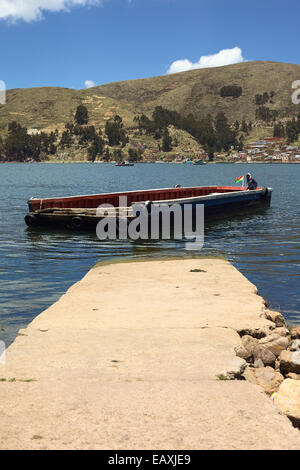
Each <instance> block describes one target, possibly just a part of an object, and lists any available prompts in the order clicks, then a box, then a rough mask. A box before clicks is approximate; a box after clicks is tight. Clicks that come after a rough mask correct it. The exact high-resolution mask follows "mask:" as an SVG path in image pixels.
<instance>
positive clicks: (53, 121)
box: [0, 62, 300, 133]
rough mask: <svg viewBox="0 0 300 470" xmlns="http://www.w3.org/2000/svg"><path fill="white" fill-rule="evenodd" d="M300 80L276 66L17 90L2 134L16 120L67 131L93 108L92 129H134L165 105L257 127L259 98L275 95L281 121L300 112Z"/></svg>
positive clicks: (5, 108) (293, 69)
mask: <svg viewBox="0 0 300 470" xmlns="http://www.w3.org/2000/svg"><path fill="white" fill-rule="evenodd" d="M294 80H300V65H293V64H283V63H275V62H245V63H242V64H236V65H229V66H226V67H217V68H208V69H200V70H192V71H189V72H182V73H178V74H174V75H164V76H161V77H154V78H147V79H139V80H129V81H125V82H116V83H110V84H107V85H102V86H98V87H94V88H90V89H86V90H72V89H67V88H58V87H57V88H54V87H46V88H30V89H14V90H9V91H8V92H7V104H6V105H2V106H0V131H1V132H2V133H3V132H5V129H6V128H7V123H8V122H10V121H12V120H16V121H18V122H20V124H22V125H23V126H26V127H28V128H37V129H46V130H52V129H53V130H54V129H55V128H58V129H63V128H64V124H65V123H66V122H68V121H70V120H72V118H73V116H74V113H75V110H76V107H77V106H78V104H80V103H83V104H85V105H86V106H87V108H88V110H89V115H90V123H91V124H94V125H96V126H103V125H104V123H105V121H106V120H107V119H108V118H110V117H111V116H113V115H115V114H119V115H121V116H122V118H123V120H124V122H125V124H127V125H128V124H131V123H132V121H133V118H134V116H135V115H136V114H139V113H141V112H144V113H146V114H149V115H150V114H151V113H152V111H153V110H154V108H155V106H158V105H161V106H164V107H166V108H169V109H173V110H177V111H179V112H181V113H185V114H189V113H193V114H194V115H195V116H197V117H201V116H203V115H206V114H208V113H210V114H212V115H216V113H217V112H219V111H223V112H225V113H226V114H227V116H228V117H229V118H230V120H231V121H234V120H236V119H238V120H242V119H244V118H245V119H247V120H252V121H255V109H256V107H257V106H256V105H255V103H254V98H255V95H256V94H262V93H264V92H266V91H267V92H271V91H274V92H275V93H276V94H275V96H274V98H273V103H268V104H266V106H268V107H269V108H270V109H276V110H278V111H279V112H280V116H281V117H285V116H287V115H288V116H291V115H293V114H297V113H299V112H300V105H297V106H295V105H293V104H292V102H291V95H292V92H293V90H292V82H293V81H294ZM225 85H238V86H241V87H242V89H243V93H242V96H240V97H239V98H231V97H227V98H222V97H221V96H220V89H221V88H222V87H223V86H225Z"/></svg>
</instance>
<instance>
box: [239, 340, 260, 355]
mask: <svg viewBox="0 0 300 470" xmlns="http://www.w3.org/2000/svg"><path fill="white" fill-rule="evenodd" d="M242 344H243V347H244V348H245V349H246V351H248V353H249V354H250V356H252V354H253V348H254V346H256V345H257V344H258V340H257V339H255V338H252V336H249V335H245V336H243V337H242Z"/></svg>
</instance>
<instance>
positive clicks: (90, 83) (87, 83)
mask: <svg viewBox="0 0 300 470" xmlns="http://www.w3.org/2000/svg"><path fill="white" fill-rule="evenodd" d="M84 85H85V88H93V86H96V83H95V82H94V81H93V80H86V81H85V82H84Z"/></svg>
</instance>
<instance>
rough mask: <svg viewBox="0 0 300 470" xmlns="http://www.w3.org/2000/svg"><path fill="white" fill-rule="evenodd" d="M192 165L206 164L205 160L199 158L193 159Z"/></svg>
mask: <svg viewBox="0 0 300 470" xmlns="http://www.w3.org/2000/svg"><path fill="white" fill-rule="evenodd" d="M193 165H206V162H204V161H203V160H201V159H199V160H195V161H194V162H193Z"/></svg>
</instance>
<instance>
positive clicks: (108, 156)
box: [102, 147, 110, 162]
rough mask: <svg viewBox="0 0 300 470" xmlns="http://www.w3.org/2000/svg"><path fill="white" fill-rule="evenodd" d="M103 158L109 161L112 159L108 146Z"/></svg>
mask: <svg viewBox="0 0 300 470" xmlns="http://www.w3.org/2000/svg"><path fill="white" fill-rule="evenodd" d="M102 159H103V160H104V161H105V162H108V161H109V160H110V152H109V149H108V147H106V149H105V152H104V154H103V157H102Z"/></svg>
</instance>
